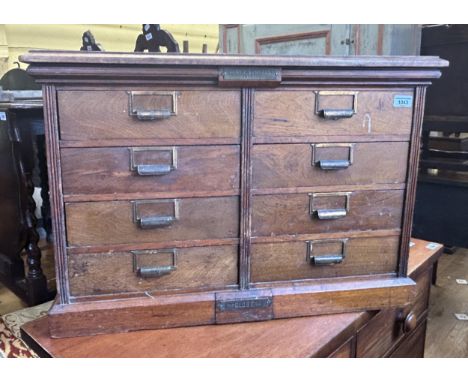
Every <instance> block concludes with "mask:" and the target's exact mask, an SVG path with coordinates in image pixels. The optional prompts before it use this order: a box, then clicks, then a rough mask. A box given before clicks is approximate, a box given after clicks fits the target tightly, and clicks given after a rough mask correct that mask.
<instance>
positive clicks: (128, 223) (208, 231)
mask: <svg viewBox="0 0 468 382" xmlns="http://www.w3.org/2000/svg"><path fill="white" fill-rule="evenodd" d="M65 212H66V215H67V237H68V245H69V246H85V245H109V244H131V243H156V242H158V243H161V242H172V241H179V240H207V239H228V238H237V237H238V236H239V199H238V197H236V196H233V197H219V198H180V199H155V200H138V201H133V202H132V201H119V202H86V203H67V204H66V205H65Z"/></svg>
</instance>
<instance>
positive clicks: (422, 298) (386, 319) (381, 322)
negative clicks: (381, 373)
mask: <svg viewBox="0 0 468 382" xmlns="http://www.w3.org/2000/svg"><path fill="white" fill-rule="evenodd" d="M431 276H432V273H431V268H429V270H428V271H427V272H424V273H421V274H420V275H419V276H418V277H417V278H416V279H415V280H414V281H415V282H416V292H415V296H414V300H413V303H412V304H411V305H409V306H407V307H405V308H403V309H396V310H395V309H394V310H383V311H380V312H379V313H378V314H377V315H376V316H375V317H374V318H373V319H372V320H371V321H370V322H369V324H368V325H367V326H365V327H364V328H363V329H362V330H361V331H360V332H359V333H358V336H357V356H358V357H383V356H384V355H387V354H388V352H389V351H390V350H391V349H392V348H393V347H394V346H395V345H396V344H397V342H399V341H400V339H401V338H402V337H403V336H405V339H404V341H403V344H404V343H405V342H408V343H411V341H412V340H411V339H412V338H418V341H419V337H420V336H419V334H418V333H419V332H420V331H421V329H420V328H421V323H422V322H425V312H426V310H427V305H428V298H429V292H430V286H431ZM410 318H411V319H410ZM424 333H425V331H424ZM424 333H422V340H424ZM398 346H399V347H402V348H404V349H406V347H405V345H398ZM414 350H415V352H414V354H422V353H421V351H419V350H418V349H414ZM394 354H395V353H394ZM396 354H399V351H398V350H396ZM392 356H393V355H392Z"/></svg>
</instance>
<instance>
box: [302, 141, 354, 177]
mask: <svg viewBox="0 0 468 382" xmlns="http://www.w3.org/2000/svg"><path fill="white" fill-rule="evenodd" d="M311 146H312V166H318V167H319V168H320V169H321V170H325V171H333V170H345V169H347V168H348V167H349V166H351V165H352V164H353V157H354V143H317V144H312V145H311ZM346 149H347V151H348V154H347V158H346V159H326V158H319V157H321V156H324V155H325V153H326V152H327V151H329V150H333V151H337V150H341V151H343V150H346ZM323 150H325V153H322V155H320V151H323ZM341 151H340V152H341Z"/></svg>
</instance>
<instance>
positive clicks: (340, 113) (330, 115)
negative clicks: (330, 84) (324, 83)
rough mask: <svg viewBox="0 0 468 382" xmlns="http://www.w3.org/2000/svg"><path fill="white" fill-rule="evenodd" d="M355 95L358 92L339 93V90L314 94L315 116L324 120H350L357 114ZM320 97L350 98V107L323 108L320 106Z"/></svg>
mask: <svg viewBox="0 0 468 382" xmlns="http://www.w3.org/2000/svg"><path fill="white" fill-rule="evenodd" d="M357 95H358V92H354V91H340V90H337V91H335V90H322V91H316V92H315V114H317V115H318V116H319V117H322V118H323V119H326V120H338V119H345V118H351V117H352V116H353V115H354V114H356V113H357ZM322 97H333V98H335V99H336V98H339V97H352V105H351V106H352V107H351V108H350V109H341V108H324V107H322V106H321V105H320V98H322Z"/></svg>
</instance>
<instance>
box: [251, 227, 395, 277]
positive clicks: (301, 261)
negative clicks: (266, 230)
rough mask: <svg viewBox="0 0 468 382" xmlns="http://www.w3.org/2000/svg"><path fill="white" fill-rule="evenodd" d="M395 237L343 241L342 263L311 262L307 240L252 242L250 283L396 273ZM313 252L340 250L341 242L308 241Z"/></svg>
mask: <svg viewBox="0 0 468 382" xmlns="http://www.w3.org/2000/svg"><path fill="white" fill-rule="evenodd" d="M399 242H400V240H399V237H398V236H394V237H375V238H354V239H349V240H348V242H347V243H346V254H345V258H344V260H343V262H342V263H340V264H331V265H313V264H312V263H311V261H310V260H309V259H308V246H309V244H308V242H288V243H275V244H254V245H252V254H251V261H252V264H251V269H252V271H251V277H252V282H254V283H255V282H262V281H284V280H298V279H316V278H325V277H342V276H355V275H365V274H376V273H391V272H396V269H397V263H398V245H399ZM312 243H313V255H320V254H327V253H330V252H337V253H338V252H341V244H340V243H339V242H338V241H334V242H333V241H332V242H330V244H327V245H326V246H325V243H323V242H322V243H321V242H320V241H315V242H314V241H312Z"/></svg>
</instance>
